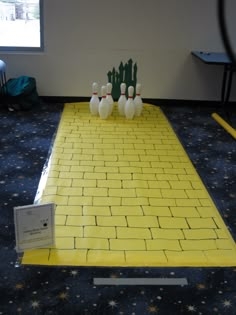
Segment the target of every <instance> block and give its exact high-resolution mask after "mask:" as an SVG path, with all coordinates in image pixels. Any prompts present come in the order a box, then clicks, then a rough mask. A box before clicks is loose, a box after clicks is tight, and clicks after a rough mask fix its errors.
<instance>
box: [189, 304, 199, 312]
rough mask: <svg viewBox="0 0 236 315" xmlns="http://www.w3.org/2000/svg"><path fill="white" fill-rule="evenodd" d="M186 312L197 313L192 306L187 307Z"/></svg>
mask: <svg viewBox="0 0 236 315" xmlns="http://www.w3.org/2000/svg"><path fill="white" fill-rule="evenodd" d="M187 310H188V311H189V312H196V311H197V309H196V307H195V306H194V305H188V306H187Z"/></svg>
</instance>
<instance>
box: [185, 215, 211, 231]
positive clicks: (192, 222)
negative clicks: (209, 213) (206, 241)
mask: <svg viewBox="0 0 236 315" xmlns="http://www.w3.org/2000/svg"><path fill="white" fill-rule="evenodd" d="M187 221H188V224H189V226H190V227H191V228H192V229H200V228H204V229H211V228H212V229H215V228H216V225H215V222H214V220H213V219H211V218H199V219H198V218H187Z"/></svg>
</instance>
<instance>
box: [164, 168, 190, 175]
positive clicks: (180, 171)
mask: <svg viewBox="0 0 236 315" xmlns="http://www.w3.org/2000/svg"><path fill="white" fill-rule="evenodd" d="M164 173H165V174H176V175H179V174H186V172H185V169H183V168H165V169H164Z"/></svg>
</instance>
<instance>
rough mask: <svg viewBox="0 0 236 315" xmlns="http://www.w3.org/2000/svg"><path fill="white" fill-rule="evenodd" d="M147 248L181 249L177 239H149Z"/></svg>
mask: <svg viewBox="0 0 236 315" xmlns="http://www.w3.org/2000/svg"><path fill="white" fill-rule="evenodd" d="M146 244H147V250H181V247H180V245H179V241H177V240H166V239H161V240H147V241H146Z"/></svg>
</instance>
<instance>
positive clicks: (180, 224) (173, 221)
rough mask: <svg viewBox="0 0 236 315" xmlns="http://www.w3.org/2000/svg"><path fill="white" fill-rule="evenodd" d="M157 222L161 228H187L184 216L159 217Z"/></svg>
mask: <svg viewBox="0 0 236 315" xmlns="http://www.w3.org/2000/svg"><path fill="white" fill-rule="evenodd" d="M159 224H160V227H161V228H163V229H176V228H179V229H181V228H183V229H184V228H188V224H187V222H186V220H185V219H184V218H169V217H159Z"/></svg>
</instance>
